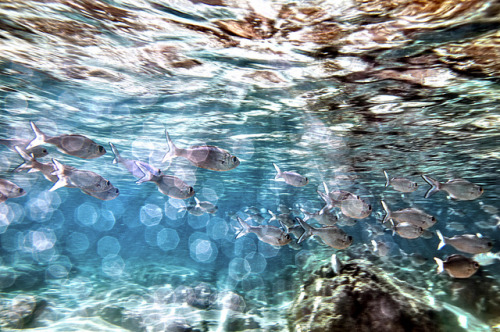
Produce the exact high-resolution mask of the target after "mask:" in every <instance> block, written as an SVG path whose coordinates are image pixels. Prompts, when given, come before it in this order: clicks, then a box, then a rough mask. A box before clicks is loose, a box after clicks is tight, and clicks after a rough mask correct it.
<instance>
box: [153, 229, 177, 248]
mask: <svg viewBox="0 0 500 332" xmlns="http://www.w3.org/2000/svg"><path fill="white" fill-rule="evenodd" d="M179 241H180V239H179V235H178V234H177V231H176V230H175V229H172V228H164V229H162V230H161V231H159V232H158V234H157V236H156V243H157V244H158V247H160V249H161V250H163V251H169V250H173V249H175V248H177V246H178V245H179Z"/></svg>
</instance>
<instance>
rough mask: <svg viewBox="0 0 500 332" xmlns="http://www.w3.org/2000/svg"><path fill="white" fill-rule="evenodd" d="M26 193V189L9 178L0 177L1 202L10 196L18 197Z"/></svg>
mask: <svg viewBox="0 0 500 332" xmlns="http://www.w3.org/2000/svg"><path fill="white" fill-rule="evenodd" d="M24 195H26V190H24V189H23V188H21V187H19V186H18V185H17V184H15V183H13V182H10V181H9V180H5V179H0V203H2V202H5V201H6V200H7V199H9V198H16V197H21V196H24Z"/></svg>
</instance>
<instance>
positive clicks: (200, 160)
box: [162, 130, 240, 171]
mask: <svg viewBox="0 0 500 332" xmlns="http://www.w3.org/2000/svg"><path fill="white" fill-rule="evenodd" d="M165 135H166V137H167V144H168V152H167V153H166V154H165V156H164V157H163V160H162V162H166V161H167V160H170V159H173V158H176V157H183V158H186V159H187V160H189V161H190V162H191V163H192V164H193V165H195V166H197V167H200V168H205V169H210V170H212V171H229V170H232V169H233V168H235V167H236V166H238V165H239V164H240V161H239V159H238V158H237V157H235V156H233V155H232V154H231V153H229V152H228V151H226V150H224V149H221V148H219V147H216V146H213V145H195V146H192V147H190V148H187V149H182V148H178V147H177V146H175V144H174V143H173V142H172V140H171V139H170V136H169V135H168V132H167V131H166V130H165Z"/></svg>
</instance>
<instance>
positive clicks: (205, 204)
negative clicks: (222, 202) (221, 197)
mask: <svg viewBox="0 0 500 332" xmlns="http://www.w3.org/2000/svg"><path fill="white" fill-rule="evenodd" d="M199 204H200V206H201V208H202V209H203V210H205V212H206V213H209V214H215V213H216V212H217V209H218V208H217V205H215V204H213V203H212V202H209V201H201V202H200V203H199Z"/></svg>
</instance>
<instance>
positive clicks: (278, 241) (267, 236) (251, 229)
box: [236, 217, 292, 246]
mask: <svg viewBox="0 0 500 332" xmlns="http://www.w3.org/2000/svg"><path fill="white" fill-rule="evenodd" d="M238 222H239V223H240V225H241V227H242V229H241V231H240V232H239V233H238V234H237V235H236V238H240V237H242V236H244V235H247V234H248V233H254V234H255V235H257V237H258V238H259V240H260V241H262V242H265V243H268V244H270V245H273V246H284V245H286V244H288V243H290V241H291V240H292V238H291V237H290V235H289V234H288V233H286V232H284V231H283V230H281V229H280V228H278V227H275V226H271V225H262V226H250V225H249V224H247V223H246V222H245V221H244V220H243V219H241V218H240V217H238Z"/></svg>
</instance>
